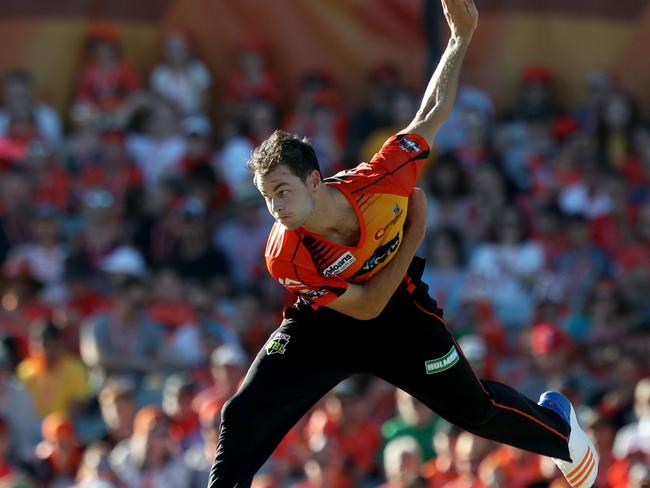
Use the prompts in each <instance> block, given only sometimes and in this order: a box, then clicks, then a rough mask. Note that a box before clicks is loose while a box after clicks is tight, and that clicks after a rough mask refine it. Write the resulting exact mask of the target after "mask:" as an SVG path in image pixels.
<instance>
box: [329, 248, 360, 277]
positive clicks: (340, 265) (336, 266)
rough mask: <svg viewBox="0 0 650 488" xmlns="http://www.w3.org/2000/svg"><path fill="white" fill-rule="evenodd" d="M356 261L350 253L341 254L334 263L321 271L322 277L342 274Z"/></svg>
mask: <svg viewBox="0 0 650 488" xmlns="http://www.w3.org/2000/svg"><path fill="white" fill-rule="evenodd" d="M356 260H357V258H355V257H354V256H353V255H352V253H351V252H350V251H346V252H345V253H344V254H341V255H340V256H339V257H338V258H337V259H336V261H334V262H333V263H332V264H330V265H329V266H328V267H327V268H325V269H324V270H323V276H332V275H338V274H341V273H343V271H345V270H346V269H347V268H348V266H350V265H351V264H352V263H354V262H355V261H356Z"/></svg>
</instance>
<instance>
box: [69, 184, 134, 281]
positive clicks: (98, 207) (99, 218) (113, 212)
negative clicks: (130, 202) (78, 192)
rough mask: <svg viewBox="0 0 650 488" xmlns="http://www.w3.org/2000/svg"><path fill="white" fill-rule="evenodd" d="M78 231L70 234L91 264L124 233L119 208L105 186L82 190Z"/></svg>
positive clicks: (109, 250) (116, 244)
mask: <svg viewBox="0 0 650 488" xmlns="http://www.w3.org/2000/svg"><path fill="white" fill-rule="evenodd" d="M80 210H81V212H80V214H81V215H80V217H81V218H80V222H79V224H80V225H79V228H78V231H77V232H76V233H75V235H74V236H73V242H75V244H76V246H77V249H78V252H79V253H80V254H81V255H82V256H83V257H84V258H85V259H86V260H87V261H88V263H90V265H91V266H92V267H93V268H95V269H96V268H97V267H99V265H100V263H101V261H102V259H103V258H104V257H106V256H107V255H108V254H110V253H111V252H112V251H113V250H114V249H115V248H116V247H118V246H119V245H120V244H121V242H122V239H123V236H124V223H123V221H122V220H121V218H120V212H121V210H122V209H121V208H120V205H119V204H118V202H117V201H116V200H115V197H113V195H112V194H111V192H109V191H108V190H106V189H105V188H99V187H98V188H93V189H91V190H88V191H87V192H85V193H84V194H83V197H82V206H81V209H80Z"/></svg>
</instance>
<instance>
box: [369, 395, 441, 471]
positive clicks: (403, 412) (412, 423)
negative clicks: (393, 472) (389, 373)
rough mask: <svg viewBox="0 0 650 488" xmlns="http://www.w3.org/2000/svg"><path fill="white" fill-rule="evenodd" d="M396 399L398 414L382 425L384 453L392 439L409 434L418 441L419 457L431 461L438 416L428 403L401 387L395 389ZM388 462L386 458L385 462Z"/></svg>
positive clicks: (424, 460)
mask: <svg viewBox="0 0 650 488" xmlns="http://www.w3.org/2000/svg"><path fill="white" fill-rule="evenodd" d="M395 400H396V405H397V415H396V416H395V417H393V418H392V419H389V420H388V421H387V422H385V423H384V424H383V425H382V426H381V434H382V437H383V440H384V453H385V452H386V451H385V450H386V449H388V444H389V443H390V442H391V441H392V440H394V439H398V438H400V437H403V436H407V437H409V438H411V439H413V440H415V441H416V442H417V445H418V459H420V460H421V461H423V462H426V461H429V460H430V459H431V458H432V457H434V456H435V451H434V450H433V443H432V442H431V439H433V435H434V433H435V429H436V421H437V420H438V419H437V416H436V415H435V414H434V413H433V412H432V411H431V409H429V408H427V407H426V405H423V404H422V403H420V402H419V401H417V400H416V399H415V398H413V397H412V396H411V395H409V394H408V393H406V392H404V391H402V390H400V389H396V390H395ZM386 463H387V460H386V459H385V458H384V464H385V465H386Z"/></svg>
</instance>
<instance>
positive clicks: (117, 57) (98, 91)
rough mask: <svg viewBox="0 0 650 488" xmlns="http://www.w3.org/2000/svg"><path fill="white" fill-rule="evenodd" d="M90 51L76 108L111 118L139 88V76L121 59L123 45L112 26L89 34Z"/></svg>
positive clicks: (97, 29)
mask: <svg viewBox="0 0 650 488" xmlns="http://www.w3.org/2000/svg"><path fill="white" fill-rule="evenodd" d="M88 51H89V55H90V59H89V60H88V62H87V63H86V64H85V65H84V66H83V68H82V72H81V77H80V80H79V86H78V88H77V94H76V104H81V105H86V104H88V105H90V106H91V107H92V108H95V109H98V110H100V111H101V112H106V113H108V114H110V113H111V112H113V111H114V110H116V109H118V108H120V106H121V105H122V104H124V103H125V101H126V100H127V98H128V96H129V95H130V94H132V93H134V92H135V91H136V90H138V89H139V88H140V79H139V76H138V75H137V73H136V72H135V70H134V69H133V67H131V65H130V64H129V63H127V62H126V61H124V60H123V59H121V41H120V37H119V34H118V32H117V29H116V28H115V26H113V25H110V24H99V25H96V26H94V27H93V28H92V29H91V30H90V32H89V33H88ZM107 123H110V122H107Z"/></svg>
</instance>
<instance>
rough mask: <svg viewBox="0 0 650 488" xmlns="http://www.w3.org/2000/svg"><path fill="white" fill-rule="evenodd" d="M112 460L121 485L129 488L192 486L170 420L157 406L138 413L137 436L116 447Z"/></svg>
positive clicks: (135, 427)
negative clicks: (173, 436)
mask: <svg viewBox="0 0 650 488" xmlns="http://www.w3.org/2000/svg"><path fill="white" fill-rule="evenodd" d="M109 460H110V464H111V467H112V468H113V471H114V472H115V474H116V475H117V478H118V479H119V481H120V483H122V484H123V485H125V486H128V487H145V486H156V487H158V488H178V487H180V486H188V481H189V472H188V470H187V468H186V467H185V464H184V463H183V459H182V457H181V456H180V454H179V450H178V445H177V444H176V442H175V441H174V440H173V439H172V438H171V436H170V432H169V419H168V418H167V417H166V416H165V414H164V413H163V412H162V411H161V410H160V409H159V408H157V407H153V406H146V407H143V408H141V409H140V410H139V411H138V413H137V414H136V416H135V420H134V422H133V435H132V436H131V437H130V438H129V439H128V440H125V441H122V442H121V443H119V444H118V445H117V446H115V448H114V449H113V450H112V451H111V454H110V458H109Z"/></svg>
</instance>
